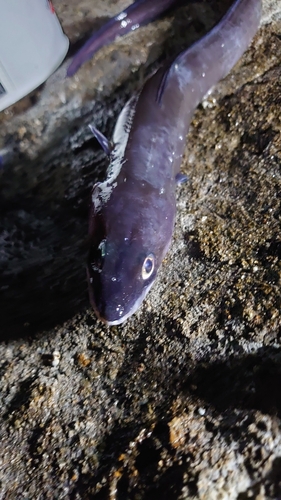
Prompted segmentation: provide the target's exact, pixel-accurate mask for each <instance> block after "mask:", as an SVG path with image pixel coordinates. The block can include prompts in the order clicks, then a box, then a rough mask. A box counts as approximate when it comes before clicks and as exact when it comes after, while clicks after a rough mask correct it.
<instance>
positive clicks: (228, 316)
mask: <svg viewBox="0 0 281 500" xmlns="http://www.w3.org/2000/svg"><path fill="white" fill-rule="evenodd" d="M127 3H128V2H124V1H121V0H119V1H114V2H113V1H109V0H107V1H105V0H103V1H99V2H98V1H96V2H95V5H93V2H90V1H89V0H84V1H81V2H79V4H78V3H77V2H76V1H75V2H74V0H72V1H68V2H65V1H62V2H58V1H54V5H55V7H56V10H57V13H58V15H59V17H60V19H61V22H62V24H63V26H64V29H65V31H66V33H67V35H68V36H69V38H70V40H71V42H72V48H71V49H70V51H72V52H73V53H74V51H75V49H76V48H77V47H78V46H79V44H81V41H82V40H84V39H85V38H86V36H87V35H88V34H89V33H90V32H91V30H92V29H95V28H98V27H99V26H101V24H102V23H103V22H104V21H105V20H106V19H107V18H108V17H110V16H112V15H113V14H115V13H116V12H118V11H120V10H121V9H122V8H124V7H125V6H126V5H127ZM225 8H226V5H225V2H220V3H218V4H217V5H215V6H214V7H213V9H212V8H211V7H210V6H209V5H207V4H205V3H203V4H199V5H191V6H189V7H187V8H181V9H179V10H177V11H176V12H174V13H171V14H170V15H169V16H166V17H163V19H161V20H159V21H157V22H155V23H153V24H151V25H149V26H147V27H144V28H141V29H140V30H139V31H137V32H135V33H133V34H131V35H129V36H126V37H124V38H123V39H120V40H118V41H116V42H115V43H114V44H112V45H110V46H108V47H105V48H104V49H103V50H101V51H100V52H99V53H98V54H97V55H96V57H95V58H94V59H93V60H92V61H89V62H88V63H87V64H86V65H85V66H84V67H83V68H81V70H80V71H79V72H78V73H77V75H76V76H75V77H73V78H72V79H68V80H65V79H64V75H65V71H66V67H67V63H68V61H69V60H68V61H66V62H65V63H64V64H63V65H62V67H61V68H60V69H59V70H58V71H57V72H56V73H55V74H54V75H52V76H51V77H50V79H49V80H48V81H47V82H46V83H45V84H44V85H43V86H42V87H41V88H40V89H37V90H36V91H34V92H33V93H32V94H31V95H30V96H27V97H26V98H25V99H23V100H22V101H21V102H19V103H17V104H16V105H14V106H12V107H11V108H9V109H7V110H5V111H4V112H2V113H0V124H1V127H0V151H1V156H2V166H1V172H0V178H1V197H0V205H1V227H0V239H1V245H0V252H1V258H0V266H1V278H0V290H1V295H0V297H1V302H0V304H1V325H0V333H1V344H0V353H1V354H0V373H1V433H0V484H1V486H0V498H3V499H7V498H9V499H21V498H22V499H27V498H32V499H33V498H34V499H35V498H36V499H47V498H51V499H53V498H57V499H60V498H64V499H83V500H84V499H85V500H86V499H92V498H97V499H107V498H108V499H123V498H124V499H127V498H132V499H148V498H161V499H162V498H163V499H165V498H167V499H168V498H169V499H171V498H173V499H200V500H201V499H206V500H212V499H216V500H217V499H235V500H236V499H237V500H245V499H247V498H255V499H258V500H263V499H278V498H280V496H281V430H280V417H281V396H280V383H281V349H280V342H281V341H280V337H281V327H280V324H281V320H280V319H281V314H280V274H281V267H280V256H281V232H280V217H281V207H280V203H281V178H280V177H281V168H280V167H281V134H280V130H281V124H280V105H281V97H280V96H281V92H280V79H281V70H280V61H281V41H280V34H281V24H280V6H278V2H267V3H265V5H264V21H267V22H268V20H269V19H271V23H270V24H266V25H263V26H262V27H261V29H260V31H259V32H258V34H257V36H256V37H255V40H254V43H253V44H252V46H251V47H250V49H249V51H248V52H247V53H246V54H245V55H244V57H243V58H242V60H241V61H240V62H239V64H238V65H237V66H236V67H235V68H234V70H233V71H232V73H231V74H230V75H229V76H228V77H227V78H226V79H225V80H224V81H223V82H221V83H220V84H219V85H218V86H217V87H216V88H215V89H214V91H213V93H212V94H211V95H210V96H209V97H208V98H206V99H205V100H204V101H203V103H202V104H201V105H200V106H199V108H198V109H197V111H196V113H195V115H194V120H193V122H192V126H191V129H190V133H189V136H188V138H187V148H186V155H185V160H184V162H183V165H182V171H183V172H184V173H186V174H187V175H188V178H189V181H188V183H186V184H185V185H182V186H181V187H180V188H179V189H178V215H177V224H176V228H175V233H174V239H173V244H172V247H171V250H170V252H169V253H168V256H167V258H166V259H165V262H164V263H163V266H162V268H161V270H160V272H159V277H158V278H157V281H156V283H155V285H154V287H153V288H152V290H151V292H150V293H149V295H148V297H147V299H146V300H145V302H144V304H143V306H142V307H141V309H140V310H139V311H138V312H137V313H136V314H135V315H134V316H133V317H132V318H131V319H130V320H129V321H128V322H127V323H125V324H124V325H123V326H122V325H121V326H119V327H111V328H109V327H106V326H104V325H102V324H101V323H99V322H98V321H97V319H96V317H95V315H94V313H93V311H92V310H91V308H90V307H89V304H88V296H87V285H86V280H85V260H86V253H87V217H88V215H87V214H88V202H89V196H90V190H91V186H92V185H93V183H94V182H95V181H96V180H97V179H101V178H102V177H103V175H104V172H105V168H106V158H105V157H104V154H103V153H102V152H101V151H100V148H99V146H98V144H97V143H96V141H95V139H94V138H93V137H92V136H91V133H90V131H89V129H88V124H89V123H95V125H96V126H97V127H98V128H100V129H101V130H102V131H103V132H104V133H106V134H107V135H109V136H110V134H111V132H112V129H113V126H114V123H115V120H116V117H117V116H118V113H119V112H120V110H121V109H122V106H123V105H124V103H125V102H126V99H127V98H128V96H130V95H131V94H132V92H134V91H135V90H136V89H138V88H139V87H140V85H141V83H142V81H143V80H144V78H145V77H146V76H147V75H149V74H150V72H151V71H152V70H153V69H154V68H156V67H157V66H158V65H159V64H161V62H162V61H163V60H164V59H165V58H166V57H173V56H174V55H175V54H176V53H178V52H179V50H180V49H181V48H182V47H183V46H184V45H185V44H186V43H191V42H192V41H194V40H195V39H196V38H198V37H200V36H201V35H202V34H203V33H204V32H205V31H206V30H207V29H209V28H210V27H211V26H212V25H213V24H214V22H216V21H217V19H218V18H219V17H220V15H221V13H223V12H224V10H225ZM186 26H188V29H186Z"/></svg>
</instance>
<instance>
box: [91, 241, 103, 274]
mask: <svg viewBox="0 0 281 500" xmlns="http://www.w3.org/2000/svg"><path fill="white" fill-rule="evenodd" d="M105 254H106V240H101V242H100V244H99V246H98V247H97V248H94V249H93V251H92V254H91V256H90V260H91V267H92V270H93V271H97V272H98V273H100V272H101V270H102V266H103V261H104V257H105Z"/></svg>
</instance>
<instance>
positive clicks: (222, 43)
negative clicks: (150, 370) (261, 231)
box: [78, 0, 261, 325]
mask: <svg viewBox="0 0 281 500" xmlns="http://www.w3.org/2000/svg"><path fill="white" fill-rule="evenodd" d="M149 2H150V5H151V6H153V5H155V6H156V10H157V9H158V11H157V14H158V13H159V2H157V1H155V0H154V1H153V0H149ZM171 3H172V2H163V3H162V5H164V4H165V8H166V7H167V4H169V5H170V4H171ZM147 5H148V2H147V0H145V1H142V2H141V1H137V2H135V3H134V4H133V5H132V6H131V9H133V7H134V8H135V9H136V10H135V11H134V10H131V14H130V15H132V18H133V19H134V20H133V23H134V25H137V24H140V22H138V18H137V16H139V18H141V22H145V20H146V19H147V18H151V17H152V14H151V11H148V15H147V18H146V16H145V10H144V9H145V8H146V7H147ZM127 12H128V11H127ZM136 12H137V15H135V13H136ZM260 15H261V0H235V1H234V3H233V4H232V6H231V7H230V9H229V10H228V11H227V13H226V14H225V16H224V17H223V18H222V20H221V21H220V22H219V23H218V24H217V25H216V26H215V27H214V28H213V29H212V30H211V31H210V32H209V33H207V34H206V35H205V36H204V37H203V38H201V39H200V40H199V41H197V42H196V43H194V44H193V45H192V46H191V47H189V48H188V49H186V50H184V51H183V52H182V53H180V55H179V56H178V57H176V59H175V60H174V61H173V62H172V64H170V65H169V66H166V67H164V68H160V69H159V70H158V71H157V72H156V73H154V75H153V76H152V77H151V78H149V79H148V80H147V81H146V83H145V84H144V86H143V87H142V89H141V90H140V91H139V92H138V93H137V94H136V95H134V96H133V97H132V98H131V99H130V100H129V101H128V102H127V104H126V105H125V107H124V109H123V110H122V111H121V113H120V115H119V117H118V120H117V123H116V126H115V130H114V134H113V139H112V145H111V144H110V143H109V142H108V141H107V139H106V138H105V137H103V136H102V134H101V133H100V132H98V131H97V130H96V129H95V128H94V127H92V130H93V132H94V134H95V135H96V137H97V139H98V140H99V141H100V143H101V144H102V146H103V148H104V149H105V151H107V153H108V155H109V160H110V161H109V167H108V172H107V178H106V180H105V181H103V182H98V183H97V184H96V185H95V186H94V188H93V191H92V201H91V212H90V225H89V235H90V252H89V260H88V271H87V272H88V282H89V292H90V300H91V303H92V305H93V307H94V310H95V312H96V314H97V316H98V317H99V318H100V319H101V320H102V321H104V322H105V323H107V324H109V325H118V324H120V323H122V322H123V321H125V320H126V319H127V318H128V317H130V316H131V315H132V314H133V313H134V312H135V311H136V310H137V309H138V307H139V306H140V304H141V302H142V301H143V299H144V297H145V296H146V294H147V292H148V291H149V289H150V287H151V286H152V284H153V282H154V280H155V277H156V274H157V271H158V269H159V266H160V264H161V262H162V260H163V258H164V256H165V254H166V252H167V250H168V248H169V246H170V243H171V239H172V234H173V228H174V221H175V212H176V203H175V189H176V179H177V177H178V175H179V172H180V165H181V161H182V156H183V152H184V148H185V138H186V135H187V132H188V128H189V124H190V121H191V118H192V115H193V112H194V110H195V108H196V106H197V105H198V104H199V102H200V101H201V99H202V98H203V97H204V95H205V94H206V93H207V92H208V90H209V89H210V88H211V87H212V86H213V85H214V84H216V83H217V82H218V81H219V80H220V79H221V78H223V77H225V76H226V75H227V74H228V73H229V71H230V70H231V68H232V67H233V66H234V65H235V63H236V62H237V61H238V59H239V58H240V57H241V56H242V54H243V52H244V51H245V50H246V49H247V47H248V46H249V44H250V42H251V40H252V38H253V36H254V35H255V33H256V31H257V29H258V26H259V21H260ZM120 16H121V17H122V15H121V14H119V16H116V18H114V19H115V20H116V19H118V18H119V19H120ZM107 26H108V29H109V39H113V38H114V30H113V31H112V23H111V22H110V21H109V24H108V25H107ZM106 29H107V28H106V26H105V28H104V29H103V30H102V31H101V35H100V36H101V37H102V43H104V40H105V37H106ZM115 30H116V31H117V32H118V30H119V28H118V25H116V23H115ZM119 31H120V30H119ZM95 43H96V44H97V46H98V47H99V46H100V43H99V39H96V40H95ZM82 55H83V54H82V53H80V54H79V59H78V60H79V61H80V62H81V60H82V59H83V58H82V59H81V57H82Z"/></svg>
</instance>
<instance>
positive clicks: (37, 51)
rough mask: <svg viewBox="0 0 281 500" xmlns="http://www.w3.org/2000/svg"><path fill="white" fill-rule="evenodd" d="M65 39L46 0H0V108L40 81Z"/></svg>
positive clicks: (55, 64)
mask: <svg viewBox="0 0 281 500" xmlns="http://www.w3.org/2000/svg"><path fill="white" fill-rule="evenodd" d="M68 46H69V41H68V38H67V37H66V35H65V34H64V33H63V31H62V28H61V25H60V23H59V20H58V18H57V16H56V14H55V11H54V8H53V6H52V3H51V1H49V0H0V111H2V110H3V109H5V108H6V107H7V106H10V105H11V104H13V103H14V102H16V101H18V100H19V99H21V98H22V97H24V96H25V95H27V94H28V93H29V92H31V91H32V90H34V89H35V88H36V87H38V85H40V84H41V83H43V82H44V81H45V80H46V79H47V78H48V76H50V75H51V74H52V73H53V72H54V71H55V69H56V68H57V67H58V66H59V65H60V63H61V62H62V61H63V59H64V57H65V55H66V53H67V50H68Z"/></svg>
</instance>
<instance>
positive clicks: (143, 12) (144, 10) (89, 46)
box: [67, 0, 178, 76]
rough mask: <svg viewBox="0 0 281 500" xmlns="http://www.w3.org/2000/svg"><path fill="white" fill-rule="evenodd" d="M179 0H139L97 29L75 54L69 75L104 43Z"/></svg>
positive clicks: (149, 19)
mask: <svg viewBox="0 0 281 500" xmlns="http://www.w3.org/2000/svg"><path fill="white" fill-rule="evenodd" d="M177 1H178V0H137V1H136V2H134V3H133V4H132V5H129V7H128V8H127V9H125V10H123V11H122V12H120V13H119V14H117V15H116V16H115V17H113V18H112V19H110V20H109V21H108V22H107V23H106V24H105V25H104V26H102V27H101V28H100V29H99V30H98V31H96V32H95V33H94V34H93V35H92V36H91V38H90V39H89V40H88V41H87V42H86V43H85V45H83V47H82V48H81V49H80V50H79V51H78V52H77V54H75V57H74V58H73V60H72V62H71V64H70V65H69V67H68V69H67V76H72V75H74V73H76V71H77V70H78V69H79V68H80V66H81V65H82V64H84V62H86V61H88V60H89V59H91V57H92V56H93V55H94V54H95V53H96V52H97V51H98V50H99V49H100V48H101V47H103V46H104V45H107V44H109V43H110V42H112V41H113V40H115V38H116V37H117V36H123V35H125V34H126V33H129V32H130V31H134V30H135V29H137V28H139V27H140V26H143V25H145V24H147V23H149V22H150V21H153V20H154V19H156V18H157V17H158V16H159V15H160V14H163V12H165V11H166V10H168V9H169V8H170V7H171V5H173V4H175V3H177Z"/></svg>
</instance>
